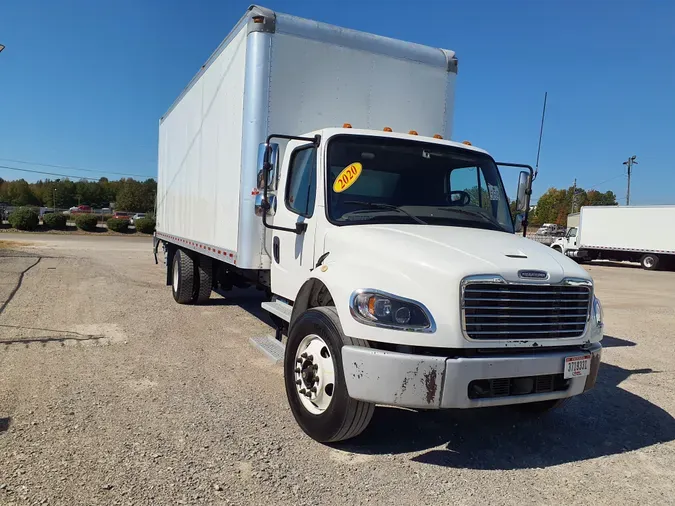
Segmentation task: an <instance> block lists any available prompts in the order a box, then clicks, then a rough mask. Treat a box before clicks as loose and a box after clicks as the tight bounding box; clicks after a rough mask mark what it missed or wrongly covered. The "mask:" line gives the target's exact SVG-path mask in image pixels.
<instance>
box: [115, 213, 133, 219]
mask: <svg viewBox="0 0 675 506" xmlns="http://www.w3.org/2000/svg"><path fill="white" fill-rule="evenodd" d="M113 218H115V219H116V220H128V219H129V218H131V213H125V212H124V211H117V212H115V214H113Z"/></svg>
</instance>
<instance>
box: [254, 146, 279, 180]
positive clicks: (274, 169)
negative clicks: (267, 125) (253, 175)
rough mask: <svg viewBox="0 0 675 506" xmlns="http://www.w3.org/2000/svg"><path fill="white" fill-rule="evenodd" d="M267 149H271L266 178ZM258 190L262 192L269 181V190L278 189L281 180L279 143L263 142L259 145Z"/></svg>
mask: <svg viewBox="0 0 675 506" xmlns="http://www.w3.org/2000/svg"><path fill="white" fill-rule="evenodd" d="M265 150H268V151H269V165H268V168H267V178H265V171H264V165H265ZM257 167H258V181H257V186H258V190H260V191H261V192H262V191H263V189H264V188H265V181H267V191H276V189H277V184H278V182H279V170H278V169H279V144H266V143H264V142H261V143H260V144H259V145H258V166H257Z"/></svg>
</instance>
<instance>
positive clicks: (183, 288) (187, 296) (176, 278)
mask: <svg viewBox="0 0 675 506" xmlns="http://www.w3.org/2000/svg"><path fill="white" fill-rule="evenodd" d="M171 277H172V283H171V291H172V292H173V299H174V300H175V301H176V302H178V303H179V304H190V303H191V302H192V301H193V300H194V294H195V264H194V261H193V260H192V258H190V257H189V256H188V254H187V253H186V252H185V251H183V250H182V249H179V250H177V251H176V253H175V254H174V256H173V266H172V273H171Z"/></svg>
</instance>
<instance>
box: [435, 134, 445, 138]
mask: <svg viewBox="0 0 675 506" xmlns="http://www.w3.org/2000/svg"><path fill="white" fill-rule="evenodd" d="M442 138H443V136H442V135H440V134H434V139H442Z"/></svg>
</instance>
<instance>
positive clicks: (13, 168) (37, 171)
mask: <svg viewBox="0 0 675 506" xmlns="http://www.w3.org/2000/svg"><path fill="white" fill-rule="evenodd" d="M0 169H7V170H18V171H21V172H32V173H33V174H47V175H49V176H59V177H66V178H69V179H88V180H90V181H99V180H100V179H101V178H100V177H85V176H69V175H67V174H56V173H54V172H44V171H42V170H30V169H20V168H19V167H8V166H7V165H0Z"/></svg>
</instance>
